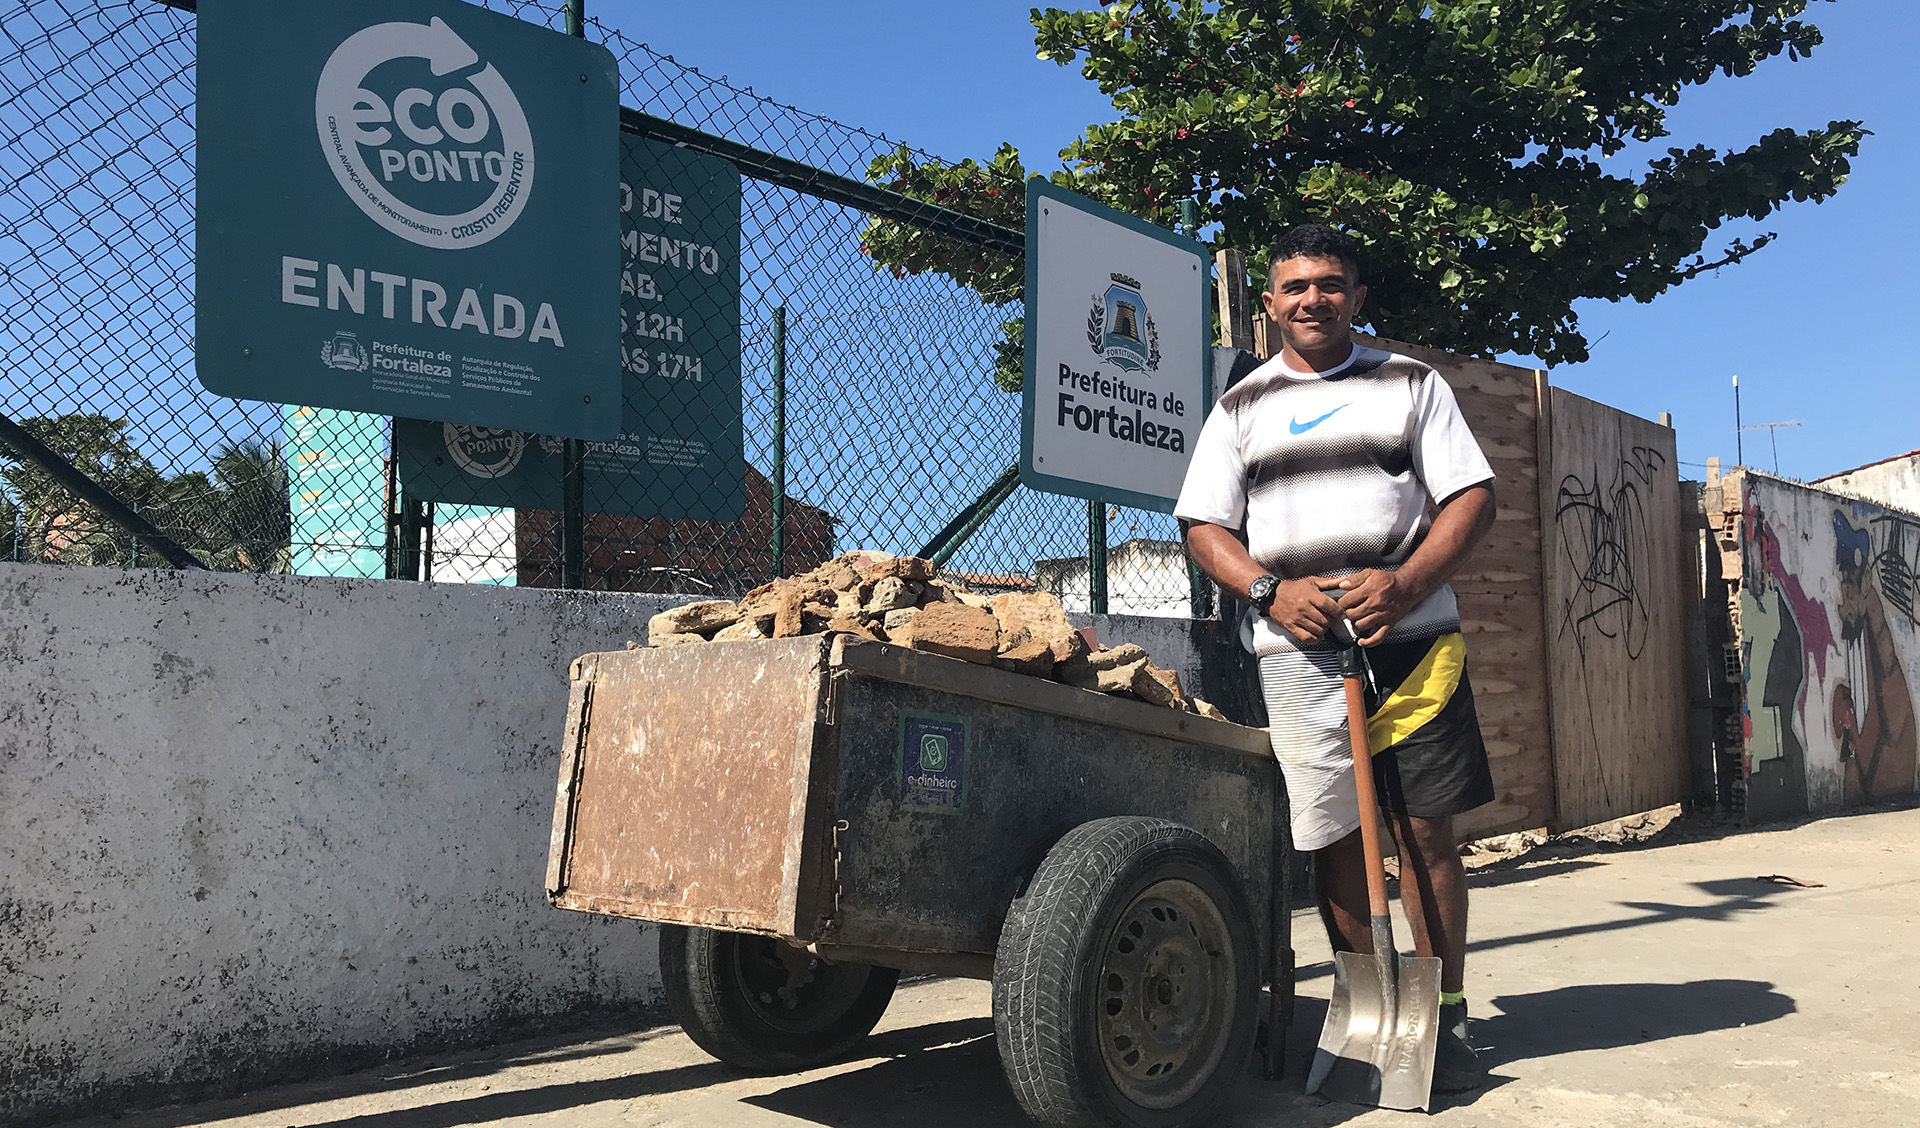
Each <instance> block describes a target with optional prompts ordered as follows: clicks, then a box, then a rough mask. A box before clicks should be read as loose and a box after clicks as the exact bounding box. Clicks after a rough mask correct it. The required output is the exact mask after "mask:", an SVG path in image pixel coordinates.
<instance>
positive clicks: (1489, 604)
mask: <svg viewBox="0 0 1920 1128" xmlns="http://www.w3.org/2000/svg"><path fill="white" fill-rule="evenodd" d="M1363 340H1366V342H1367V343H1369V344H1373V345H1375V346H1376V347H1379V348H1384V349H1391V350H1393V351H1394V352H1398V353H1404V354H1405V355H1407V356H1411V357H1414V358H1415V359H1417V360H1419V361H1421V362H1422V363H1425V364H1430V365H1432V366H1433V367H1434V368H1435V369H1436V370H1437V371H1439V372H1440V374H1441V375H1442V376H1444V377H1446V380H1447V383H1448V384H1449V385H1450V386H1451V387H1452V388H1453V392H1454V396H1455V398H1457V399H1458V400H1459V401H1460V411H1461V414H1463V415H1464V416H1466V420H1467V423H1468V425H1469V426H1471V427H1472V428H1473V434H1474V437H1475V438H1477V439H1478V440H1479V441H1480V448H1481V449H1482V450H1483V451H1485V452H1486V455H1487V461H1488V462H1490V463H1491V464H1492V466H1493V472H1494V477H1495V481H1494V494H1495V499H1496V501H1497V503H1498V507H1497V509H1496V512H1495V517H1494V523H1493V528H1492V530H1491V531H1490V532H1489V533H1488V534H1487V537H1486V539H1485V540H1484V541H1482V542H1481V544H1480V546H1479V547H1478V548H1477V549H1476V550H1475V551H1474V554H1473V556H1472V557H1471V558H1470V559H1469V560H1468V561H1467V563H1466V566H1465V567H1464V568H1462V569H1461V571H1460V572H1459V573H1458V574H1457V575H1455V576H1454V577H1453V589H1454V592H1455V594H1456V595H1458V596H1459V599H1460V620H1461V630H1462V632H1463V633H1464V634H1465V635H1466V637H1467V671H1468V676H1469V677H1470V678H1471V679H1472V681H1473V691H1474V703H1475V705H1476V707H1477V708H1478V710H1479V713H1480V727H1481V731H1482V732H1483V733H1484V734H1485V736H1486V741H1487V755H1488V759H1489V760H1490V761H1491V763H1492V766H1493V781H1494V790H1495V798H1494V801H1493V802H1492V803H1491V804H1489V805H1487V806H1485V807H1482V808H1480V809H1479V810H1477V811H1473V812H1471V813H1470V814H1467V815H1464V816H1462V817H1461V818H1460V819H1459V820H1458V823H1457V829H1458V831H1459V833H1460V834H1461V836H1462V837H1463V838H1473V837H1480V836H1483V835H1489V834H1500V833H1504V832H1506V831H1512V830H1521V829H1530V828H1534V827H1540V826H1547V825H1550V824H1552V823H1554V822H1555V819H1554V811H1553V800H1554V783H1553V766H1552V755H1553V754H1552V745H1551V738H1550V735H1549V733H1550V731H1551V730H1550V728H1549V723H1548V709H1547V688H1548V687H1547V656H1546V632H1545V629H1544V620H1545V615H1544V611H1543V607H1542V603H1541V598H1540V593H1541V589H1542V587H1543V575H1542V558H1541V547H1540V529H1541V520H1540V505H1539V496H1540V476H1539V462H1538V457H1537V453H1536V451H1537V447H1538V445H1539V436H1538V430H1539V408H1538V403H1537V398H1536V391H1535V377H1536V374H1535V373H1534V372H1533V371H1531V370H1529V369H1525V368H1516V367H1514V366H1512V365H1508V364H1497V363H1495V362H1493V361H1488V360H1478V359H1474V358H1471V357H1463V356H1455V355H1453V354H1452V353H1447V352H1442V351H1441V350H1439V349H1429V348H1422V347H1420V346H1417V345H1407V344H1401V343H1398V342H1395V341H1384V340H1383V341H1373V340H1371V339H1367V338H1363Z"/></svg>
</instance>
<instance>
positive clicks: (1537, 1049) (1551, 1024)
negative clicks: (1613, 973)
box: [1472, 979, 1796, 1067]
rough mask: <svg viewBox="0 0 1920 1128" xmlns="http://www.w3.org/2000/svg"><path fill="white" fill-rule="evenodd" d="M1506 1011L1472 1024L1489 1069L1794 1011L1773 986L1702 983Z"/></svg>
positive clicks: (1610, 989)
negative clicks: (1530, 1059)
mask: <svg viewBox="0 0 1920 1128" xmlns="http://www.w3.org/2000/svg"><path fill="white" fill-rule="evenodd" d="M1493 1002H1494V1005H1495V1006H1497V1007H1499V1008H1500V1011H1501V1013H1499V1014H1497V1015H1494V1016H1492V1017H1490V1018H1484V1019H1476V1020H1475V1021H1474V1023H1473V1038H1472V1041H1473V1044H1474V1046H1475V1047H1476V1048H1478V1049H1480V1057H1481V1060H1482V1061H1484V1062H1485V1063H1486V1064H1487V1065H1488V1066H1490V1067H1497V1066H1500V1065H1504V1064H1506V1063H1507V1062H1510V1061H1519V1060H1522V1059H1526V1058H1543V1057H1553V1056H1554V1055H1556V1054H1570V1053H1577V1052H1579V1051H1581V1050H1609V1049H1614V1048H1616V1047H1619V1046H1635V1045H1639V1044H1641V1043H1643V1042H1651V1041H1655V1040H1657V1039H1660V1038H1679V1037H1683V1036H1685V1035H1688V1034H1704V1033H1706V1032H1708V1031H1710V1030H1727V1029H1730V1028H1732V1027H1736V1026H1758V1025H1759V1024H1761V1023H1763V1022H1772V1021H1773V1020H1774V1019H1776V1018H1784V1017H1785V1016H1787V1015H1789V1014H1792V1013H1793V1012H1794V1011H1795V1009H1796V1008H1795V1006H1794V1002H1793V1000H1792V999H1791V998H1789V997H1787V996H1786V995H1782V994H1781V993H1780V992H1778V991H1775V990H1774V989H1773V984H1771V983H1761V982H1759V981H1757V980H1752V979H1699V980H1695V981H1693V982H1692V983H1590V984H1583V985H1581V986H1577V987H1560V988H1556V989H1554V990H1552V991H1538V992H1535V993H1533V994H1529V995H1501V996H1498V997H1496V998H1495V999H1494V1000H1493Z"/></svg>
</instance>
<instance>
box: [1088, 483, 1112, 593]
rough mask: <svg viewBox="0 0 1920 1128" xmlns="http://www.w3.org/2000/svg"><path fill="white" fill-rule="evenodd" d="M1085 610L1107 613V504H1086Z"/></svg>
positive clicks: (1102, 502)
mask: <svg viewBox="0 0 1920 1128" xmlns="http://www.w3.org/2000/svg"><path fill="white" fill-rule="evenodd" d="M1087 610H1088V611H1090V612H1092V613H1093V614H1095V615H1105V614H1106V613H1107V503H1106V502H1104V501H1089V502H1087Z"/></svg>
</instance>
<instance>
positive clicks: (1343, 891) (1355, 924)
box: [1313, 830, 1373, 955]
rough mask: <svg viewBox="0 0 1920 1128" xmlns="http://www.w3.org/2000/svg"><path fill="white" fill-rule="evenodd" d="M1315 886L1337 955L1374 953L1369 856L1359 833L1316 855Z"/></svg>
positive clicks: (1321, 911)
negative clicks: (1368, 867) (1368, 879)
mask: <svg viewBox="0 0 1920 1128" xmlns="http://www.w3.org/2000/svg"><path fill="white" fill-rule="evenodd" d="M1313 885H1314V893H1315V894H1316V895H1317V897H1316V899H1317V900H1318V901H1319V903H1320V923H1322V924H1324V925H1326V927H1327V943H1328V944H1330V945H1332V947H1333V950H1334V951H1336V952H1359V953H1360V954H1362V955H1368V954H1371V953H1372V951H1373V925H1372V917H1373V914H1372V912H1371V911H1370V910H1369V909H1368V908H1367V856H1366V852H1365V851H1364V850H1362V849H1361V847H1360V832H1359V831H1357V830H1356V831H1354V832H1353V833H1351V834H1349V835H1347V836H1346V837H1345V838H1342V839H1340V840H1339V841H1338V842H1335V843H1334V844H1333V845H1331V846H1323V847H1321V848H1320V849H1318V850H1315V851H1314V852H1313Z"/></svg>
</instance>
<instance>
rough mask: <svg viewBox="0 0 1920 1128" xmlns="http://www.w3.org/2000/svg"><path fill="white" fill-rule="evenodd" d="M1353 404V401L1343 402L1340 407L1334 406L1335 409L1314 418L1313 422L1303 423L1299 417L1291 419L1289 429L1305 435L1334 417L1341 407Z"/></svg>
mask: <svg viewBox="0 0 1920 1128" xmlns="http://www.w3.org/2000/svg"><path fill="white" fill-rule="evenodd" d="M1351 406H1352V404H1351V403H1343V404H1341V405H1340V407H1336V408H1334V409H1333V411H1329V412H1327V413H1326V414H1325V415H1322V416H1321V417H1320V418H1318V419H1315V420H1312V421H1311V422H1307V423H1302V422H1300V421H1299V420H1298V419H1289V420H1287V430H1288V431H1290V432H1292V433H1293V434H1296V435H1304V434H1306V433H1307V432H1308V431H1311V430H1313V429H1314V428H1315V427H1318V426H1319V425H1320V424H1322V423H1325V422H1326V421H1327V420H1329V419H1331V418H1333V416H1334V412H1337V411H1339V410H1340V408H1341V407H1351Z"/></svg>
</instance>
